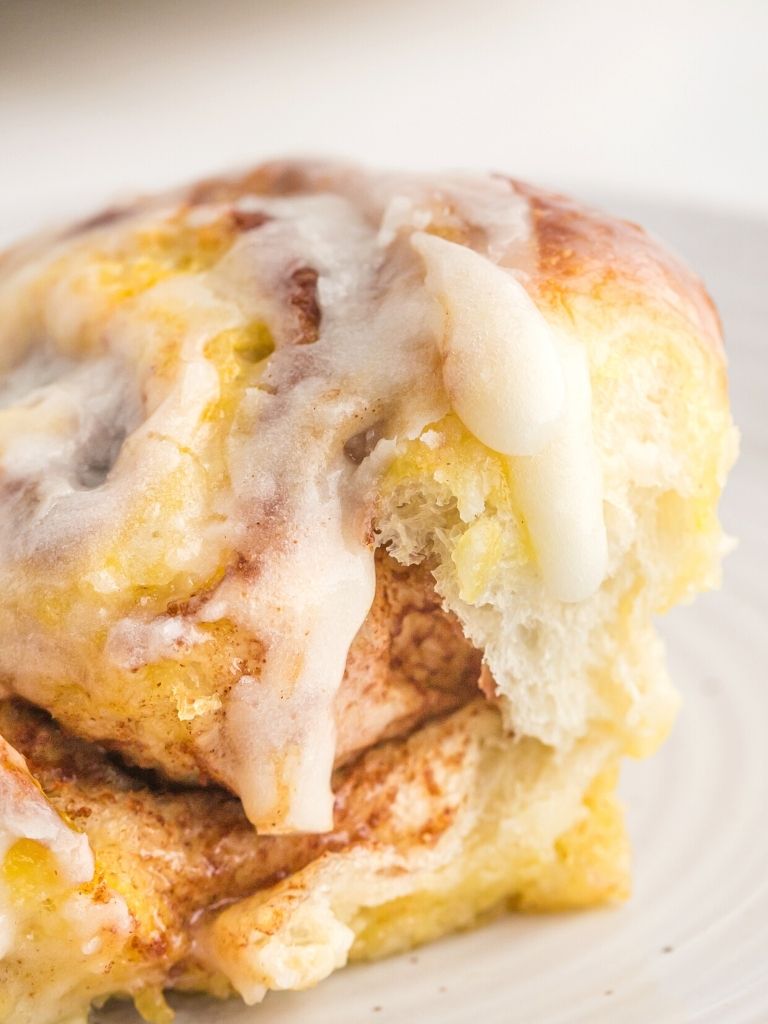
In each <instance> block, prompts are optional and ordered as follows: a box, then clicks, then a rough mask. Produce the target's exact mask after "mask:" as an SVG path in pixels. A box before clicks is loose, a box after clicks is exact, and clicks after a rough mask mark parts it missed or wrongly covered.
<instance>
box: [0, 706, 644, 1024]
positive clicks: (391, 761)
mask: <svg viewBox="0 0 768 1024" xmlns="http://www.w3.org/2000/svg"><path fill="white" fill-rule="evenodd" d="M0 728H2V731H3V732H4V734H5V735H6V736H9V737H10V738H11V739H12V741H13V742H14V743H15V745H16V747H17V749H18V750H21V751H23V752H24V753H25V755H26V757H27V762H28V764H29V767H30V769H31V770H32V771H33V772H34V774H35V776H36V777H37V778H38V779H39V780H40V782H41V785H42V787H43V792H44V793H45V794H46V795H47V801H48V804H47V811H46V813H49V814H50V815H55V816H58V821H59V823H60V824H59V828H60V829H61V830H66V829H68V830H70V834H71V836H73V837H75V838H74V840H72V841H76V842H78V843H83V842H84V839H85V837H86V836H87V841H88V845H89V847H90V850H91V851H92V853H93V858H94V863H95V867H94V868H93V874H92V876H91V877H90V878H89V879H87V880H83V881H81V880H78V879H73V878H70V877H67V876H66V875H65V874H64V871H65V867H66V865H65V860H66V857H65V855H64V847H57V846H56V845H54V844H51V845H50V846H45V845H44V844H43V843H41V842H40V841H39V840H30V839H20V840H17V841H16V842H15V844H14V845H13V846H11V847H10V849H9V851H8V852H7V853H6V855H5V860H4V864H3V879H4V883H5V888H4V892H3V913H4V915H5V917H6V919H7V920H9V921H11V920H12V921H13V922H14V923H15V927H16V939H15V942H14V946H13V950H12V952H11V953H10V955H7V956H6V958H5V959H4V960H3V961H0V981H1V984H0V1019H2V1020H3V1021H4V1022H8V1024H48V1022H51V1024H53V1022H57V1024H58V1022H60V1021H73V1022H74V1021H81V1020H82V1021H84V1020H85V1018H86V1015H87V1008H88V1005H89V1004H90V1002H91V1001H92V1000H99V999H101V998H105V997H107V996H109V995H115V994H121V993H122V994H124V995H130V996H133V997H134V998H135V999H136V1001H137V1005H138V1006H139V1007H140V1009H141V1010H142V1013H145V1014H146V1015H148V1017H149V1019H151V1020H157V1021H158V1022H160V1024H162V1022H163V1021H164V1020H165V1019H166V1017H165V1016H164V1014H165V1010H164V1009H163V1006H164V1004H163V1000H162V996H161V993H162V991H163V989H165V988H179V989H185V990H189V989H193V990H205V991H210V992H213V993H214V994H219V995H224V994H226V993H227V992H230V991H231V990H232V989H234V990H236V991H237V992H239V993H240V994H241V995H242V996H243V997H244V998H245V999H246V1000H247V1001H249V1002H254V1001H257V1000H259V999H261V998H262V996H263V995H264V993H265V991H267V990H268V989H286V988H306V987H308V986H310V985H313V984H315V983H316V982H318V981H320V980H321V979H322V978H324V977H325V976H326V975H327V974H329V973H330V972H331V971H332V970H334V969H336V968H337V967H340V966H342V965H343V964H344V963H346V962H347V960H348V959H350V958H352V959H361V958H362V959H365V958H371V957H377V956H382V955H386V954H389V953H393V952H395V951H398V950H402V949H406V948H409V947H411V946H413V945H415V944H418V943H421V942H426V941H428V940H430V939H433V938H436V937H437V936H439V935H442V934H444V933H445V932H447V931H450V930H452V929H456V928H462V927H468V926H469V925H471V924H472V923H473V922H474V921H475V920H476V919H477V917H478V916H479V915H481V914H484V913H485V912H487V911H490V910H492V909H495V908H498V907H500V906H502V905H504V904H511V905H513V906H515V907H521V908H524V909H529V910H553V909H560V908H573V907H582V906H588V905H592V904H595V903H604V902H613V901H617V900H620V899H623V898H624V897H625V896H626V894H627V891H628V885H629V858H628V847H627V842H626V837H625V833H624V828H623V823H622V817H621V812H620V810H619V808H618V805H617V802H616V799H615V796H614V793H613V789H614V785H615V780H616V763H617V747H616V742H615V740H614V739H612V738H611V737H609V736H594V737H592V738H590V739H589V740H585V741H583V742H581V743H579V744H577V745H575V746H574V747H573V748H572V750H571V751H570V752H569V753H568V754H567V755H558V754H557V753H556V752H554V751H553V750H552V749H551V748H548V747H546V746H544V745H543V744H541V743H539V742H538V741H536V740H522V741H516V740H514V739H511V738H510V737H509V736H507V735H506V734H505V732H504V730H503V728H502V723H501V719H500V717H499V715H498V712H497V711H496V710H495V709H494V708H492V707H491V706H489V705H488V704H487V703H486V702H484V701H482V700H475V701H474V702H472V703H470V704H468V705H467V706H466V707H464V708H462V709H460V710H458V711H455V712H453V713H452V714H449V715H448V716H447V717H443V718H440V719H437V720H435V721H434V722H432V723H431V724H428V725H426V726H424V727H422V728H421V729H419V730H417V731H416V732H414V733H413V734H412V735H411V736H410V737H409V738H405V739H400V740H393V741H389V742H387V743H385V744H383V745H381V746H379V747H377V748H374V749H372V750H370V751H368V752H367V753H366V754H364V755H363V756H362V757H361V758H360V759H359V760H357V761H356V762H355V763H354V764H352V765H350V766H349V767H348V768H345V769H342V770H341V771H340V773H339V774H338V776H337V779H336V782H335V800H336V814H335V820H336V826H335V829H334V831H333V832H332V833H330V834H328V835H325V836H307V835H305V836H274V837H271V836H262V837H260V836H257V835H256V834H255V833H254V831H253V829H252V827H251V826H250V824H249V822H248V821H247V820H246V819H245V817H244V816H243V813H242V810H241V809H240V808H239V806H238V803H237V801H236V800H234V799H233V798H232V797H229V796H226V795H224V794H222V793H220V792H218V791H215V790H208V791H205V790H197V791H181V792H178V791H173V790H169V789H167V788H166V789H164V788H162V787H159V788H158V787H157V785H150V784H149V783H148V782H147V781H146V780H144V779H139V778H137V777H135V776H134V775H131V774H128V773H126V772H125V771H124V770H122V769H120V768H118V767H116V766H115V765H114V763H113V762H112V761H111V760H110V759H109V757H108V756H107V755H106V754H104V753H103V752H99V751H98V748H95V747H93V746H92V745H90V744H86V743H83V742H82V741H79V740H74V739H72V738H70V737H67V736H65V735H63V734H62V733H61V731H60V730H59V729H58V727H56V726H55V725H54V724H53V723H52V722H50V720H48V719H47V718H45V717H44V716H43V715H41V714H40V713H39V712H37V711H33V710H32V709H29V708H26V707H24V706H22V705H17V704H15V703H13V702H6V703H4V704H0ZM37 794H38V799H40V800H42V799H43V797H42V794H41V793H40V791H39V790H38V791H37ZM65 821H66V822H67V823H68V824H65ZM73 829H82V830H83V831H82V832H75V831H72V830H73ZM42 894H45V898H44V899H41V896H42ZM153 1007H154V1009H153Z"/></svg>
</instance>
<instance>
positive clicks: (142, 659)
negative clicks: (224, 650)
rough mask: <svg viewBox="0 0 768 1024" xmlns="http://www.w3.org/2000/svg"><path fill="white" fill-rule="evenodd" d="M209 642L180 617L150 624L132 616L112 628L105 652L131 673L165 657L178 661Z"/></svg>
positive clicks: (166, 617)
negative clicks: (182, 656)
mask: <svg viewBox="0 0 768 1024" xmlns="http://www.w3.org/2000/svg"><path fill="white" fill-rule="evenodd" d="M207 640H208V637H207V635H206V634H205V632H204V631H203V630H202V629H200V628H199V627H197V626H196V625H195V624H194V622H190V621H189V620H188V619H186V618H183V617H182V616H180V615H177V616H168V615H160V616H158V618H156V619H150V620H149V621H147V620H146V619H140V618H136V617H132V618H125V619H120V620H119V622H117V623H115V625H114V626H113V627H112V628H111V629H110V631H109V635H108V637H107V648H106V653H107V657H108V658H110V659H111V661H113V662H114V663H115V665H118V666H119V667H120V668H125V669H128V671H129V672H130V671H133V670H134V669H137V668H140V667H141V666H142V665H148V664H151V663H152V662H156V661H161V660H163V659H164V658H178V657H179V656H181V655H183V654H184V653H185V652H186V651H189V650H191V649H192V648H193V647H194V646H196V645H197V644H204V643H206V642H207Z"/></svg>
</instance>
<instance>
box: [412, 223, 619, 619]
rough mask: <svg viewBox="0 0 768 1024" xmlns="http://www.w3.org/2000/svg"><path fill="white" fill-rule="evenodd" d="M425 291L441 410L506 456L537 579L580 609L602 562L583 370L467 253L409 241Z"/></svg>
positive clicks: (525, 298)
mask: <svg viewBox="0 0 768 1024" xmlns="http://www.w3.org/2000/svg"><path fill="white" fill-rule="evenodd" d="M412 244H413V247H414V248H415V249H416V251H417V252H418V253H419V254H420V255H421V256H422V257H423V259H424V262H425V265H426V268H427V274H426V287H427V289H428V290H429V291H430V292H432V294H433V295H434V296H435V298H436V299H437V300H438V301H439V303H440V305H441V307H442V310H443V313H444V322H443V334H442V341H441V347H442V354H443V379H444V382H445V388H446V391H447V393H448V395H449V397H450V400H451V404H452V407H453V409H454V411H455V412H456V414H457V415H458V416H459V418H460V419H461V420H462V421H463V423H464V425H465V426H466V427H467V428H468V429H469V430H470V431H471V432H472V433H473V434H474V435H475V437H476V438H477V439H478V440H479V441H481V442H482V443H483V444H485V445H486V446H487V447H489V448H491V449H493V450H494V451H497V452H499V453H500V454H503V455H506V456H508V457H509V464H510V467H511V470H512V476H513V479H514V481H515V485H516V491H517V494H518V499H519V501H520V504H521V506H522V511H523V514H524V516H525V519H526V521H527V523H528V526H529V529H530V532H531V536H532V539H533V544H534V547H535V550H536V555H537V559H538V563H539V569H540V571H541V574H542V576H543V578H544V581H545V583H546V585H547V587H548V589H549V590H550V592H551V593H552V595H553V596H554V597H556V598H558V599H559V600H562V601H569V602H570V601H581V600H584V599H585V598H587V597H589V596H590V595H591V594H592V593H594V591H595V590H596V589H597V588H598V587H599V586H600V583H601V582H602V580H603V578H604V576H605V571H606V561H607V546H606V533H605V522H604V518H603V509H602V500H603V498H602V481H601V478H600V467H599V463H598V458H597V453H596V450H595V444H594V439H593V436H592V423H591V393H590V383H589V369H588V366H587V362H586V356H585V354H584V351H583V349H582V348H581V346H579V345H578V344H576V343H575V342H572V341H570V340H568V339H560V338H558V337H557V335H556V334H555V331H554V330H553V329H552V328H551V327H550V326H549V324H548V323H547V321H546V320H545V318H544V317H543V315H542V314H541V313H540V312H539V310H538V309H537V308H536V306H535V304H534V302H533V300H532V299H531V298H530V297H529V295H528V293H527V292H526V290H525V288H524V287H523V286H522V284H520V282H519V281H518V280H517V279H516V278H515V277H514V276H513V275H512V274H511V273H510V272H509V271H507V270H505V269H503V268H502V267H499V266H496V265H495V264H494V263H492V262H491V261H490V260H489V259H487V258H486V257H484V256H482V255H481V254H479V253H477V252H475V251H474V250H472V249H469V248H467V247H466V246H462V245H457V244H455V243H454V242H450V241H447V240H445V239H443V238H440V237H437V236H435V235H429V234H425V233H422V232H418V233H416V234H414V235H413V237H412Z"/></svg>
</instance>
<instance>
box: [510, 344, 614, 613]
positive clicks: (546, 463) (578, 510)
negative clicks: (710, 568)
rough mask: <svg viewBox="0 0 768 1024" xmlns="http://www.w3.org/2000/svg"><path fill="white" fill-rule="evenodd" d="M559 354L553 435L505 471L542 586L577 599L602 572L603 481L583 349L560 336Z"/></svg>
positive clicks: (588, 592) (599, 579)
mask: <svg viewBox="0 0 768 1024" xmlns="http://www.w3.org/2000/svg"><path fill="white" fill-rule="evenodd" d="M560 358H561V360H562V366H563V370H564V372H565V380H566V402H565V412H564V415H563V418H562V421H561V423H560V425H559V427H558V430H557V434H556V436H555V437H554V438H553V439H552V441H550V443H549V444H548V445H547V446H546V448H544V450H543V451H541V452H539V453H538V454H537V455H534V456H532V457H529V458H516V459H512V460H511V464H512V476H513V479H514V481H515V486H516V490H517V495H518V500H519V501H520V504H521V506H522V509H523V513H524V515H525V519H526V522H527V524H528V529H529V530H530V533H531V537H532V539H533V543H534V547H535V549H536V555H537V558H538V562H539V567H540V569H541V573H542V576H543V577H544V581H545V583H546V585H547V587H548V588H549V590H550V591H551V593H552V594H553V595H554V596H555V597H557V598H559V599H560V600H561V601H583V600H585V599H586V598H587V597H589V596H590V595H591V594H592V593H594V591H595V590H597V588H598V587H599V586H600V584H601V583H602V581H603V579H604V577H605V572H606V564H607V558H608V555H607V540H606V532H605V519H604V516H603V484H602V475H601V470H600V463H599V460H598V455H597V451H596V449H595V441H594V437H593V434H592V395H591V388H590V382H589V367H588V365H587V357H586V352H585V351H584V348H583V347H582V346H581V345H580V344H578V343H577V342H573V341H570V340H565V339H564V340H563V341H562V342H561V344H560Z"/></svg>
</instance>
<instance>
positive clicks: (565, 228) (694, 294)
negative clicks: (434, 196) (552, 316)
mask: <svg viewBox="0 0 768 1024" xmlns="http://www.w3.org/2000/svg"><path fill="white" fill-rule="evenodd" d="M513 183H514V187H515V189H516V190H517V191H518V192H519V193H520V194H521V195H523V196H525V198H526V199H527V200H528V201H529V203H530V205H531V213H532V220H533V227H534V230H535V235H536V243H537V248H538V267H537V275H536V280H535V284H536V285H537V287H538V289H539V290H540V292H541V293H542V295H543V296H545V297H546V298H548V299H549V301H550V302H552V301H553V300H555V299H556V296H557V295H558V293H580V294H588V295H591V296H592V297H593V298H594V299H595V301H596V302H601V301H606V302H610V301H611V297H610V295H609V294H608V292H609V290H610V289H611V288H612V287H613V288H618V289H622V290H624V291H626V292H634V293H636V294H637V295H638V297H639V298H641V300H642V301H645V302H649V303H651V304H652V305H656V304H658V303H663V304H666V305H668V306H670V307H672V308H673V309H674V310H675V311H676V312H677V313H680V314H682V315H683V316H684V317H686V319H687V320H688V321H689V322H690V323H691V326H692V327H693V328H694V330H695V331H696V332H697V333H698V334H699V335H700V337H701V338H702V339H704V340H706V341H707V342H708V343H709V344H710V345H711V347H712V349H713V351H714V352H716V353H718V354H722V351H723V347H722V331H721V325H720V320H719V317H718V315H717V310H716V309H715V306H714V303H713V302H712V299H711V298H710V296H709V294H708V293H707V291H706V289H705V287H704V285H703V283H702V282H701V280H700V279H699V278H698V277H697V276H696V275H695V274H694V273H693V272H692V271H690V270H689V269H688V268H687V267H686V266H685V264H684V263H682V262H681V261H680V260H678V259H677V258H676V257H675V256H673V255H672V253H670V252H669V250H668V249H666V248H665V247H664V246H662V245H660V244H659V243H658V242H657V241H656V240H655V239H654V238H652V236H651V235H649V234H648V232H647V231H645V230H644V229H643V228H641V227H640V226H639V225H638V224H633V223H631V222H630V221H626V220H620V219H618V218H616V217H609V216H607V215H606V214H603V213H600V212H599V211H597V210H593V209H590V208H588V207H586V206H582V205H581V204H580V203H577V202H575V201H574V200H572V199H569V198H568V197H567V196H562V195H557V194H555V193H552V192H546V191H544V190H542V189H539V188H535V187H533V186H532V185H528V184H526V183H524V182H521V181H514V182H513Z"/></svg>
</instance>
